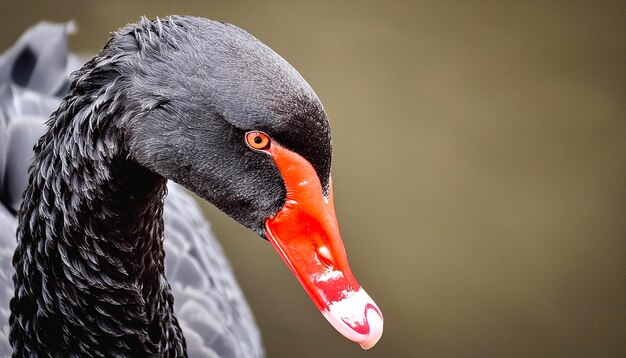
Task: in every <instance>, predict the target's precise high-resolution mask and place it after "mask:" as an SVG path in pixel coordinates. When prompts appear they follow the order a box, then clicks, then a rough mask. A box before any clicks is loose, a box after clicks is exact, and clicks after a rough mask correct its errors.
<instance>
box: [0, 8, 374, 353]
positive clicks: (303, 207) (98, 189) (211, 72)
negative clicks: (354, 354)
mask: <svg viewBox="0 0 626 358" xmlns="http://www.w3.org/2000/svg"><path fill="white" fill-rule="evenodd" d="M35 72H36V71H35ZM0 75H1V73H0ZM0 149H1V148H0ZM330 161H331V145H330V130H329V126H328V120H327V117H326V114H325V112H324V109H323V107H322V105H321V103H320V102H319V100H318V98H317V96H316V95H315V93H314V92H313V90H312V89H311V88H310V87H309V85H308V84H307V83H306V82H305V81H304V79H302V77H301V76H300V75H299V74H298V73H297V71H295V70H294V69H293V68H292V67H291V66H290V65H289V64H288V63H287V62H286V61H284V60H283V59H282V58H281V57H280V56H278V55H277V54H275V53H274V52H273V51H272V50H271V49H269V48H268V47H266V46H265V45H263V44H262V43H261V42H259V41H258V40H257V39H255V38H254V37H252V36H251V35H249V34H248V33H246V32H245V31H243V30H241V29H239V28H237V27H235V26H232V25H229V24H224V23H219V22H214V21H210V20H206V19H201V18H194V17H179V16H172V17H169V18H168V19H166V20H164V21H161V20H159V19H157V20H155V21H149V20H147V19H142V21H140V22H139V23H138V24H133V25H128V26H126V27H124V28H122V29H120V30H119V31H117V32H115V33H113V34H112V36H111V39H110V40H109V42H108V43H107V45H106V46H105V48H104V49H103V50H102V51H101V52H100V53H99V54H98V55H97V56H96V57H95V58H94V59H92V60H90V61H89V62H87V63H86V64H85V65H84V66H83V67H82V68H81V69H80V70H78V71H76V72H75V73H74V74H73V75H72V80H71V82H70V84H69V91H68V95H67V96H66V97H65V98H64V99H63V101H62V102H61V104H60V106H59V108H58V109H57V110H56V111H55V112H54V113H53V114H52V116H51V118H50V120H49V122H48V128H47V131H46V133H45V134H44V135H43V136H42V137H41V139H40V140H39V141H38V142H37V144H36V146H35V155H34V159H33V163H32V165H31V166H30V169H29V176H30V177H29V181H28V186H27V188H26V191H25V192H24V199H23V202H22V204H21V208H20V210H19V216H18V227H17V248H16V249H15V254H14V258H13V266H14V268H15V275H14V278H13V282H14V284H15V290H14V295H13V298H12V299H11V303H10V310H11V312H10V320H9V321H10V333H9V340H10V343H11V345H12V348H13V355H14V356H19V357H21V356H27V355H30V354H35V355H37V354H39V355H43V356H58V355H62V356H85V355H89V356H133V357H134V356H154V355H157V356H171V357H176V356H185V355H187V354H188V353H191V352H187V346H188V345H189V346H190V344H188V343H189V342H186V341H185V338H184V337H183V334H182V330H181V326H183V327H182V328H183V329H185V327H184V325H182V324H180V325H179V320H178V319H177V318H176V316H175V315H174V309H175V307H174V300H173V297H172V289H171V288H170V284H169V283H168V281H167V280H166V279H165V265H167V264H168V262H167V261H168V259H166V258H167V257H168V256H170V255H174V254H171V253H170V251H168V252H167V256H165V255H164V249H163V246H164V242H163V241H164V240H163V237H164V236H163V235H164V225H163V222H164V220H163V214H164V205H163V203H164V197H165V195H166V192H167V189H166V188H167V187H166V185H167V180H168V179H170V180H172V181H175V182H177V183H179V184H181V185H182V186H184V187H185V188H187V189H189V190H191V191H192V192H194V193H196V194H197V195H199V196H200V197H202V198H204V199H206V200H207V201H209V202H211V203H213V204H214V205H215V206H217V207H218V208H219V209H220V210H222V211H224V212H225V213H226V214H228V215H230V216H231V217H233V218H234V219H235V220H236V221H238V222H239V223H241V224H243V225H245V226H246V227H248V228H250V229H252V230H254V231H255V232H257V233H258V234H259V235H260V236H261V237H263V238H265V239H267V240H268V241H270V243H271V244H272V245H273V246H274V247H275V248H276V250H277V251H278V253H279V254H280V256H281V257H282V258H283V260H284V261H285V263H286V264H287V265H288V266H289V268H290V269H291V270H292V272H293V273H294V274H295V276H296V277H297V278H298V280H299V281H300V283H301V284H302V286H303V287H304V288H305V290H306V291H307V293H308V294H309V295H310V297H311V299H312V300H313V302H314V303H315V305H316V306H317V307H318V309H319V310H320V311H321V313H322V314H323V315H324V316H325V317H326V318H327V319H328V320H329V322H330V323H331V324H332V325H333V326H334V327H335V328H336V329H337V330H338V331H339V332H341V333H342V334H343V335H344V336H346V337H347V338H349V339H351V340H353V341H356V342H358V343H360V344H361V346H362V347H364V348H370V347H372V346H373V345H374V344H375V343H376V342H377V341H378V340H379V338H380V336H381V335H382V327H383V318H382V314H381V312H380V310H379V309H378V307H377V306H376V304H375V303H374V302H373V300H372V299H371V298H370V297H369V296H368V295H367V293H365V291H364V290H363V289H362V288H361V287H360V286H359V284H358V283H357V282H356V280H355V279H354V276H353V275H352V273H351V271H350V269H349V267H348V263H347V260H346V255H345V250H344V248H343V244H342V243H341V239H340V236H339V231H338V226H337V222H336V219H335V214H334V207H333V201H332V183H331V179H330ZM0 164H1V163H0ZM167 200H168V199H165V201H167ZM187 205H190V202H187V203H184V204H182V205H179V206H182V207H186V206H187ZM0 209H1V207H0ZM183 209H184V208H183ZM5 216H7V215H5ZM1 218H2V216H1V215H0V220H2V219H1ZM204 229H205V230H206V228H204ZM165 232H166V233H167V230H165ZM166 236H167V235H166ZM165 240H169V238H168V237H166V238H165ZM201 244H204V243H201ZM197 249H198V248H197V247H196V248H195V250H197ZM193 254H194V255H195V256H201V253H198V252H193ZM203 269H204V268H203ZM168 275H169V272H168ZM182 276H184V275H181V279H184V277H182ZM234 288H235V291H237V288H236V284H234ZM237 293H238V291H237ZM199 298H201V297H199ZM178 299H179V298H178V296H176V300H178ZM198 302H199V303H197V305H198V306H202V305H203V304H210V303H208V302H205V301H202V300H200V299H199V300H198ZM242 302H243V301H242ZM200 308H201V307H200ZM240 308H241V311H242V315H243V316H245V315H246V314H248V312H247V307H246V306H245V303H244V304H242V305H241V307H240ZM3 309H5V310H6V308H3ZM176 312H177V313H178V314H179V316H180V315H181V312H180V310H178V309H177V310H176ZM190 318H191V320H192V321H193V320H194V318H196V320H202V319H203V318H205V317H200V318H198V317H190ZM207 318H209V319H219V317H217V318H216V317H207ZM244 320H247V321H249V322H253V321H252V319H251V317H247V318H244ZM185 333H187V330H186V329H185ZM199 333H200V335H201V334H202V333H204V332H199ZM248 337H249V342H252V345H253V346H254V344H258V341H257V342H255V339H257V340H258V337H255V336H254V333H249V334H248ZM197 338H198V339H203V338H206V337H202V336H200V337H197ZM187 341H189V337H187ZM244 353H245V352H244ZM244 353H239V355H237V354H236V353H235V354H231V355H232V356H243V354H244ZM205 355H209V356H210V353H209V354H206V353H205Z"/></svg>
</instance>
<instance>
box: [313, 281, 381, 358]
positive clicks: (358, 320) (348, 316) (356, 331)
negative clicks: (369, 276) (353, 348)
mask: <svg viewBox="0 0 626 358" xmlns="http://www.w3.org/2000/svg"><path fill="white" fill-rule="evenodd" d="M322 314H323V315H324V316H325V317H326V319H327V320H328V322H329V323H330V324H331V325H332V326H333V327H335V329H336V330H337V331H339V333H341V334H342V335H343V336H344V337H346V338H348V339H349V340H351V341H353V342H356V343H358V344H359V345H360V346H361V348H363V349H366V350H367V349H370V348H372V347H373V346H374V345H376V343H378V341H379V340H380V338H381V336H382V335H383V325H384V320H383V315H382V313H381V312H380V309H379V308H378V306H376V304H375V303H374V301H373V300H372V298H371V297H370V296H369V295H368V294H367V293H366V292H365V290H363V289H362V288H361V289H359V290H358V291H356V292H353V293H352V294H351V295H350V296H348V297H346V298H344V299H342V300H341V301H337V302H333V303H332V304H331V305H330V306H329V307H328V309H327V310H324V311H322Z"/></svg>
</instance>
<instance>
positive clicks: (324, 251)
mask: <svg viewBox="0 0 626 358" xmlns="http://www.w3.org/2000/svg"><path fill="white" fill-rule="evenodd" d="M316 254H317V259H318V261H319V262H321V263H322V264H323V265H324V266H326V267H328V268H329V269H332V268H333V266H334V265H333V257H332V256H331V255H330V250H328V247H326V246H320V247H318V248H317V251H316Z"/></svg>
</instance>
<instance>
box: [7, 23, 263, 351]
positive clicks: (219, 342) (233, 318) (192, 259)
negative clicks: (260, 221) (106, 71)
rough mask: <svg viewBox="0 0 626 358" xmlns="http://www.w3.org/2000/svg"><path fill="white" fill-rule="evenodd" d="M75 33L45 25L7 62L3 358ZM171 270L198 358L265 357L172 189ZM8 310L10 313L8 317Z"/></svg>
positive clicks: (239, 301)
mask: <svg viewBox="0 0 626 358" xmlns="http://www.w3.org/2000/svg"><path fill="white" fill-rule="evenodd" d="M71 28H72V25H71V24H70V25H68V26H65V25H56V24H48V23H41V24H39V25H37V26H35V27H33V28H32V29H30V30H29V31H28V32H26V33H25V34H24V35H23V36H22V37H21V38H20V40H19V41H18V42H17V44H15V45H14V46H13V47H12V48H11V49H9V50H8V51H7V52H6V53H5V55H4V56H3V57H1V58H0V287H1V288H3V290H2V291H0V292H1V293H0V322H2V323H0V356H1V357H7V356H10V355H11V352H12V348H11V347H10V345H9V341H8V335H7V334H6V333H8V331H9V329H8V320H9V311H8V307H9V300H10V299H11V297H13V284H12V282H11V276H12V274H13V266H12V265H11V257H12V255H13V251H14V249H15V230H16V227H17V218H16V217H15V215H14V214H15V212H17V210H18V209H19V205H20V202H21V193H22V192H23V191H24V189H25V188H26V184H27V181H28V164H29V162H30V159H31V158H32V154H33V153H32V149H31V148H32V147H33V145H34V144H35V143H36V141H37V139H38V138H39V137H40V136H41V134H43V132H44V130H45V126H44V121H45V118H47V117H49V116H50V113H52V112H53V111H54V109H56V108H57V107H58V106H59V103H60V102H61V98H60V96H62V95H65V94H66V92H67V89H68V84H69V83H68V80H69V72H70V71H71V70H74V69H77V68H79V67H80V66H81V65H82V62H84V61H82V60H81V59H79V58H77V57H76V56H74V55H68V53H67V41H66V36H67V35H66V32H67V31H68V30H70V29H71ZM163 221H164V226H165V230H164V242H163V244H164V250H165V252H166V253H167V254H166V256H165V269H166V275H167V278H168V280H169V282H170V284H171V286H172V294H173V296H174V298H175V300H174V306H175V312H176V313H177V317H178V320H179V323H180V325H181V329H182V330H183V333H184V334H185V337H186V342H187V352H188V354H189V356H190V357H260V356H262V355H263V350H262V346H261V340H260V335H259V332H258V329H257V328H256V325H255V322H254V320H253V318H252V315H251V313H250V310H249V308H248V306H247V304H246V302H245V300H244V299H243V296H242V294H241V292H240V289H239V287H238V286H237V282H236V281H235V279H234V276H233V274H232V271H231V270H230V267H229V266H228V262H227V261H226V259H225V257H224V255H223V252H222V250H221V247H220V245H219V244H218V243H217V242H216V241H215V239H214V238H213V236H212V235H211V232H210V230H209V227H208V223H207V222H206V220H204V219H203V217H202V214H201V212H200V210H199V208H198V206H197V205H196V204H195V201H194V200H193V199H192V198H191V197H190V196H189V195H187V194H186V193H185V192H184V191H183V190H181V188H180V187H179V186H178V185H177V184H175V183H173V182H171V181H170V182H169V183H168V195H167V197H166V199H165V205H164V210H163ZM2 308H5V309H2Z"/></svg>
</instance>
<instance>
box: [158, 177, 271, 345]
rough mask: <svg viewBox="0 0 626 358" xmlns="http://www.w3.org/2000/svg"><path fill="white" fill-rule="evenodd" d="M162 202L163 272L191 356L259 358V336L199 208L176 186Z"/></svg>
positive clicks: (170, 187)
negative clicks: (163, 208)
mask: <svg viewBox="0 0 626 358" xmlns="http://www.w3.org/2000/svg"><path fill="white" fill-rule="evenodd" d="M168 190H169V194H168V196H167V197H166V199H165V211H164V216H163V217H164V221H165V253H166V256H165V257H166V259H165V268H166V275H167V278H168V281H169V282H170V285H171V286H172V291H173V293H174V306H175V310H176V313H177V317H178V320H179V322H180V324H181V327H182V329H183V332H184V333H185V337H186V338H187V346H188V349H189V356H190V357H205V356H207V355H208V356H213V355H214V356H217V357H259V356H262V355H263V351H262V348H261V337H260V334H259V331H258V329H257V327H256V324H255V323H254V318H253V316H252V313H251V311H250V308H249V307H248V304H247V303H246V300H245V298H244V296H243V293H242V292H241V289H240V288H239V285H238V284H237V282H236V280H235V278H234V275H233V272H232V269H231V267H230V265H229V263H228V261H227V260H226V258H225V256H224V252H223V250H222V248H221V246H220V245H219V243H218V242H217V241H216V240H215V238H214V237H213V234H212V233H211V230H210V227H209V223H208V222H207V221H206V220H205V219H204V217H203V216H202V213H201V211H200V208H199V207H198V204H196V202H195V201H194V200H193V198H191V196H189V195H188V194H186V193H185V192H184V190H183V189H182V188H181V187H180V186H178V185H177V184H174V183H170V184H169V185H168Z"/></svg>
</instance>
